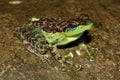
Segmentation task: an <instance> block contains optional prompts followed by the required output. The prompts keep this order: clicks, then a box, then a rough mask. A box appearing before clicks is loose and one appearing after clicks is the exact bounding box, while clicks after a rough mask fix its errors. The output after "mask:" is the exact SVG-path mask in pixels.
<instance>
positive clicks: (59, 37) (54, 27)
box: [16, 15, 93, 65]
mask: <svg viewBox="0 0 120 80" xmlns="http://www.w3.org/2000/svg"><path fill="white" fill-rule="evenodd" d="M71 25H72V26H71ZM92 26H93V23H92V22H91V21H90V20H89V17H88V16H87V17H86V15H81V16H80V17H79V18H76V19H72V20H67V21H65V20H62V19H60V18H45V19H37V18H32V20H31V22H30V24H29V27H27V28H18V29H17V31H16V33H17V36H18V37H19V38H20V39H22V41H23V43H24V44H25V45H26V48H27V49H28V50H29V51H30V52H32V53H34V54H36V55H37V56H40V57H41V56H44V54H45V53H46V52H47V51H48V50H50V51H51V54H52V55H53V56H54V57H55V59H56V60H58V61H59V62H60V63H62V64H63V65H64V63H69V62H67V61H66V58H68V57H73V53H71V52H70V53H69V54H68V56H67V57H66V56H61V54H60V53H59V52H58V51H57V46H64V45H67V44H68V43H71V42H73V41H75V40H77V39H78V38H80V37H81V36H82V34H83V33H84V32H85V31H86V30H89V29H91V28H92ZM82 46H83V45H82ZM85 47H86V46H85ZM80 49H81V46H80ZM76 52H77V53H78V54H79V51H78V50H77V51H76ZM88 54H89V56H90V59H91V60H92V59H93V57H92V56H91V55H90V53H89V52H88ZM41 58H42V57H41ZM70 64H71V65H73V64H72V63H70Z"/></svg>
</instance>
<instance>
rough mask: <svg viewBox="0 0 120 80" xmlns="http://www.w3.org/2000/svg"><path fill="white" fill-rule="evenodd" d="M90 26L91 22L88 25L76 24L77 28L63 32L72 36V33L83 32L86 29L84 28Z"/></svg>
mask: <svg viewBox="0 0 120 80" xmlns="http://www.w3.org/2000/svg"><path fill="white" fill-rule="evenodd" d="M92 26H93V23H89V24H88V25H80V26H78V28H77V29H75V30H70V31H68V32H65V35H66V36H74V35H77V34H80V33H83V32H84V31H86V30H89V29H91V28H92Z"/></svg>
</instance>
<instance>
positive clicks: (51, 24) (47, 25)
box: [32, 18, 68, 33]
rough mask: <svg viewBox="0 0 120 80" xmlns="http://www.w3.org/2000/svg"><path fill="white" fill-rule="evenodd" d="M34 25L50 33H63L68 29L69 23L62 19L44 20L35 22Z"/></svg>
mask: <svg viewBox="0 0 120 80" xmlns="http://www.w3.org/2000/svg"><path fill="white" fill-rule="evenodd" d="M32 24H33V25H36V26H40V27H41V28H42V29H43V30H44V31H46V32H48V33H50V32H53V33H55V32H62V31H63V29H64V28H65V27H68V21H67V20H64V19H60V18H43V19H40V20H39V21H34V22H33V23H32Z"/></svg>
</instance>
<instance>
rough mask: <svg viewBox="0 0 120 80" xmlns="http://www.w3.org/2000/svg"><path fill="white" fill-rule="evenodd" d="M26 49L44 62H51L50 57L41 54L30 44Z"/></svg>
mask: <svg viewBox="0 0 120 80" xmlns="http://www.w3.org/2000/svg"><path fill="white" fill-rule="evenodd" d="M25 46H26V49H27V50H28V51H29V52H31V53H33V54H35V55H36V56H38V57H40V59H41V61H42V62H49V60H48V56H47V55H46V54H41V53H40V52H39V51H38V50H37V49H35V48H34V47H33V46H31V45H30V44H26V45H25Z"/></svg>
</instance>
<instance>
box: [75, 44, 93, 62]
mask: <svg viewBox="0 0 120 80" xmlns="http://www.w3.org/2000/svg"><path fill="white" fill-rule="evenodd" d="M79 47H80V50H79V51H81V50H85V51H86V52H87V54H88V56H89V58H90V61H94V57H93V56H92V55H91V53H90V52H89V50H88V46H87V45H85V44H84V43H81V44H80V45H79ZM79 51H76V52H77V54H80V52H79Z"/></svg>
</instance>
